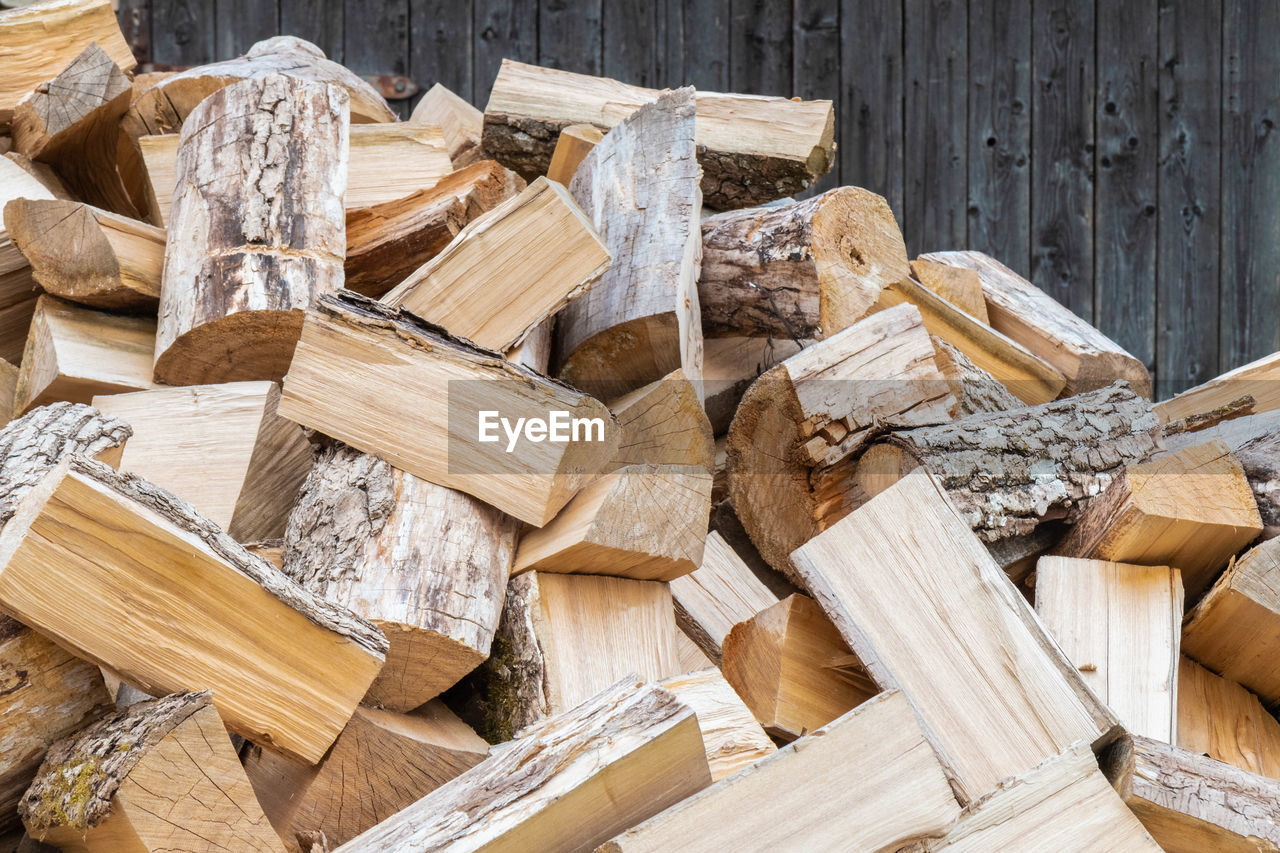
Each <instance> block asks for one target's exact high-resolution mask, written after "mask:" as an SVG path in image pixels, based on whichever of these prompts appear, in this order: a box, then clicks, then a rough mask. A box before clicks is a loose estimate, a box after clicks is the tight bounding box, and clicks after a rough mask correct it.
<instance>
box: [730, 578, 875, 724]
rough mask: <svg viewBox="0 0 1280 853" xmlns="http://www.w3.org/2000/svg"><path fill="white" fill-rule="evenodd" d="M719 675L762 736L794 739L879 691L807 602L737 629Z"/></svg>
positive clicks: (796, 601)
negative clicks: (752, 716) (744, 705)
mask: <svg viewBox="0 0 1280 853" xmlns="http://www.w3.org/2000/svg"><path fill="white" fill-rule="evenodd" d="M721 669H722V670H723V671H724V675H725V678H727V679H728V681H729V683H730V684H732V685H733V688H734V689H735V690H737V691H738V695H739V696H741V697H742V699H743V701H744V702H746V703H747V706H748V707H749V708H751V712H752V713H753V714H755V717H756V719H757V720H759V721H760V724H761V725H762V726H764V728H765V731H767V732H769V734H771V735H773V736H774V737H776V738H780V739H782V740H788V741H790V740H795V739H796V738H798V737H802V736H804V735H806V734H808V733H810V732H813V731H816V730H817V729H820V728H822V727H823V726H825V725H827V724H828V723H830V722H831V721H832V720H834V719H836V718H837V717H839V716H841V715H842V714H845V713H847V712H848V711H849V710H851V709H852V708H854V707H856V706H858V705H860V704H862V703H863V702H865V701H866V700H868V699H870V698H871V697H872V696H874V695H876V693H878V692H879V690H878V689H877V688H876V686H875V684H874V683H872V681H871V679H870V678H868V677H867V674H866V670H865V669H863V667H862V663H861V662H860V661H859V660H858V658H857V656H856V655H854V654H853V653H852V652H851V651H850V650H849V646H848V644H847V643H845V641H844V639H843V638H842V637H841V636H840V632H839V631H838V630H837V629H836V627H835V625H833V624H832V623H831V620H830V619H828V618H827V616H826V614H825V613H823V612H822V608H820V607H819V606H818V605H817V604H815V603H814V601H813V599H811V598H809V597H808V596H805V595H790V596H788V597H786V598H784V599H783V600H782V601H779V602H778V603H777V604H774V605H772V606H770V607H767V608H765V609H764V610H761V611H760V612H759V613H756V614H755V615H754V616H752V617H750V618H748V619H746V620H744V621H742V622H739V623H738V624H737V625H734V626H733V629H732V630H730V631H729V634H728V636H726V637H725V639H724V658H723V661H722V662H721Z"/></svg>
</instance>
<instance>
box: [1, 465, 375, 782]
mask: <svg viewBox="0 0 1280 853" xmlns="http://www.w3.org/2000/svg"><path fill="white" fill-rule="evenodd" d="M0 567H2V568H0V606H3V607H4V609H5V610H6V611H8V612H9V613H11V614H13V615H14V616H15V617H17V618H18V619H19V620H21V621H22V622H23V623H24V624H27V625H30V626H32V627H33V628H36V629H37V630H39V631H41V632H42V633H44V634H46V635H48V636H50V637H52V638H54V639H56V640H57V642H58V643H59V644H60V645H62V646H64V647H66V648H68V649H70V650H72V651H73V652H74V653H75V654H76V655H77V656H78V657H83V658H85V659H87V660H91V661H93V662H94V663H97V664H99V665H101V666H106V667H109V668H110V669H112V670H114V671H115V672H117V673H119V674H120V676H121V677H122V678H123V679H124V680H126V681H128V682H130V683H132V684H135V685H136V686H138V687H139V688H141V689H142V690H144V691H146V692H147V693H150V694H152V695H162V694H164V693H168V692H171V691H176V690H184V689H193V688H195V689H209V690H213V692H214V701H215V703H216V704H217V706H218V710H219V712H220V713H221V715H222V717H223V719H224V720H225V721H226V723H227V726H228V727H229V728H231V729H232V731H234V732H236V733H237V734H241V735H243V736H245V737H247V738H249V739H250V740H253V741H255V742H257V743H260V744H263V745H270V746H272V747H274V748H277V749H280V750H281V751H283V752H286V753H289V754H293V755H296V756H298V757H299V758H301V759H303V760H305V761H309V762H312V763H314V762H316V761H318V760H319V759H320V757H321V756H322V755H324V752H325V750H326V749H328V748H329V745H330V744H331V743H332V742H333V740H334V738H336V737H337V736H338V732H340V731H341V730H342V726H343V725H344V724H345V723H346V721H347V719H348V718H349V717H350V716H351V713H352V711H353V710H354V709H355V706H356V704H357V703H358V702H359V701H360V697H361V696H363V695H364V694H365V691H366V690H367V689H368V687H369V685H370V684H371V683H372V682H373V679H374V677H375V676H376V675H377V673H378V670H379V668H380V667H381V666H382V661H383V656H384V654H385V652H386V639H385V638H384V637H383V636H382V634H381V633H379V632H378V630H377V629H376V628H374V627H373V626H372V625H370V624H369V623H367V622H364V621H363V620H360V619H358V618H356V617H354V616H352V615H351V614H350V613H349V612H347V611H345V610H343V609H342V608H341V607H338V606H337V605H334V604H331V603H329V602H328V601H325V600H323V599H320V598H318V597H316V596H314V595H312V594H311V593H309V592H307V591H306V590H305V589H303V588H301V587H299V586H298V585H297V584H295V583H293V582H292V581H290V580H289V579H288V578H287V577H286V576H285V575H283V574H282V573H281V572H279V571H278V570H276V569H274V568H273V567H272V566H270V565H269V564H268V563H266V562H264V561H262V560H259V559H258V558H256V557H253V556H251V555H250V554H249V553H248V552H247V551H245V550H244V548H243V547H242V546H240V545H239V544H237V543H236V542H235V541H234V540H233V539H231V537H229V536H227V535H226V534H225V533H223V532H222V531H221V530H219V529H218V528H217V527H215V526H214V525H212V524H210V523H209V522H208V521H206V520H205V519H204V518H202V517H200V515H199V514H198V513H196V511H195V510H194V509H193V508H192V507H191V506H190V505H189V504H187V503H185V502H184V501H182V500H180V499H178V498H175V497H174V496H173V495H171V494H169V493H168V492H165V491H164V490H162V489H159V488H157V487H155V486H152V485H151V484H150V483H147V482H146V481H145V480H142V479H139V478H136V477H133V476H130V475H125V474H117V473H116V472H115V471H112V470H111V469H110V468H108V467H106V466H105V465H103V464H102V463H100V462H92V461H87V460H83V459H80V458H75V457H72V458H69V459H65V460H63V461H62V462H61V463H59V465H58V467H57V468H55V469H54V470H53V471H51V472H50V473H49V474H48V475H47V476H46V477H45V479H44V480H42V481H41V482H40V484H39V485H38V486H37V487H36V488H34V489H32V490H31V491H29V492H28V493H27V494H26V495H25V496H24V497H23V499H22V501H21V502H20V503H19V505H18V508H17V513H16V514H15V515H14V517H13V518H11V519H10V520H9V522H8V523H7V524H5V526H4V529H3V531H0ZM281 637H287V638H288V642H287V643H286V642H281ZM157 648H164V649H166V650H168V653H167V654H164V655H157V654H156V649H157Z"/></svg>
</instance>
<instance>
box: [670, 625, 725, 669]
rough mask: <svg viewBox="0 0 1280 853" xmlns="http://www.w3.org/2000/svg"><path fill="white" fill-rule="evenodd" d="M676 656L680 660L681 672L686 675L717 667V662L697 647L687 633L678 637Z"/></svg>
mask: <svg viewBox="0 0 1280 853" xmlns="http://www.w3.org/2000/svg"><path fill="white" fill-rule="evenodd" d="M676 654H677V655H678V656H679V658H680V671H681V672H684V673H691V672H699V671H701V670H704V669H710V668H713V667H715V666H716V663H715V661H713V660H711V658H709V657H707V656H706V655H705V654H704V653H703V651H702V649H700V648H698V647H697V646H695V645H694V644H693V640H690V639H689V635H688V634H685V633H680V634H677V635H676Z"/></svg>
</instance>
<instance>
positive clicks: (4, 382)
mask: <svg viewBox="0 0 1280 853" xmlns="http://www.w3.org/2000/svg"><path fill="white" fill-rule="evenodd" d="M17 387H18V368H17V367H15V366H14V365H12V364H10V363H9V362H7V361H5V360H4V359H2V358H0V427H2V426H4V425H5V424H7V423H9V421H11V420H13V395H14V392H15V391H16V390H17Z"/></svg>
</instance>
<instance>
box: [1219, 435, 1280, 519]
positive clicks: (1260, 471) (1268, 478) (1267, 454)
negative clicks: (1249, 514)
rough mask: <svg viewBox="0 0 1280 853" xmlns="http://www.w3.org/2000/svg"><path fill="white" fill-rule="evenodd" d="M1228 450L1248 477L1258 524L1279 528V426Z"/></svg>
mask: <svg viewBox="0 0 1280 853" xmlns="http://www.w3.org/2000/svg"><path fill="white" fill-rule="evenodd" d="M1230 449H1231V451H1232V453H1233V455H1234V456H1235V458H1236V460H1237V461H1239V463H1240V467H1241V468H1242V469H1244V475H1245V477H1247V478H1248V479H1249V488H1250V489H1252V490H1253V498H1254V500H1255V501H1256V502H1257V504H1258V514H1259V516H1260V517H1261V518H1262V524H1263V525H1264V526H1265V527H1266V528H1269V529H1272V530H1274V529H1276V528H1280V426H1277V428H1276V429H1275V430H1273V431H1271V432H1269V433H1267V434H1265V435H1260V436H1258V437H1257V438H1253V439H1250V440H1249V441H1246V442H1244V443H1243V444H1241V445H1240V446H1239V447H1233V448H1230Z"/></svg>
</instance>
